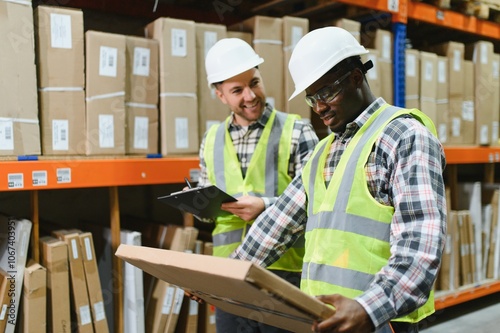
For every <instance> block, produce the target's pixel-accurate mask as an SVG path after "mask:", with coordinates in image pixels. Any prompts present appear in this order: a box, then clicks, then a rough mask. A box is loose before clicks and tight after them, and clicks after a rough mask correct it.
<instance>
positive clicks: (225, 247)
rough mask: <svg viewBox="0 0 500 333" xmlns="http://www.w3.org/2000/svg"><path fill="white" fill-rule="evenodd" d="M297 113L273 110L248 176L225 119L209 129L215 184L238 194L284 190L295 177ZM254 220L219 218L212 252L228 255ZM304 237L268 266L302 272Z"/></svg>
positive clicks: (208, 161)
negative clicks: (292, 171)
mask: <svg viewBox="0 0 500 333" xmlns="http://www.w3.org/2000/svg"><path fill="white" fill-rule="evenodd" d="M297 119H299V117H298V116H296V115H291V114H286V113H283V112H278V111H276V110H273V111H272V113H271V115H270V117H269V120H268V122H267V124H266V126H265V127H264V129H263V132H262V135H261V137H260V139H259V142H258V143H257V146H256V147H255V151H254V153H253V154H252V158H251V160H250V163H249V165H248V169H247V172H246V175H245V177H243V174H242V172H241V166H240V163H239V161H238V157H237V153H236V149H235V147H234V145H233V143H232V140H231V137H230V134H229V132H228V130H227V128H228V122H229V121H230V118H228V119H227V120H226V121H225V122H224V123H222V124H219V125H218V126H214V127H212V128H211V129H210V130H209V132H208V133H207V138H206V140H205V141H206V142H205V152H204V158H205V162H206V164H207V170H208V172H209V173H208V177H209V180H210V182H211V183H212V184H215V185H217V186H218V187H220V188H221V189H222V190H224V191H226V192H227V193H229V194H231V195H233V196H234V197H236V198H238V197H241V196H243V195H252V196H257V197H275V196H278V195H280V194H281V193H283V191H284V190H285V188H286V186H287V185H288V184H289V183H290V181H291V180H292V178H291V177H290V176H289V175H288V166H289V162H290V147H291V141H292V133H293V128H294V123H295V120H297ZM252 222H253V221H251V222H246V221H244V220H242V219H240V218H239V217H238V216H236V215H232V214H230V213H227V214H224V215H221V216H219V217H218V218H217V220H216V226H215V229H214V231H213V232H212V237H213V244H214V248H213V254H214V255H215V256H220V257H227V256H229V254H231V253H232V252H233V251H234V250H235V249H236V248H237V247H238V245H239V244H241V241H242V240H243V238H244V237H245V235H246V233H247V231H248V229H249V228H250V226H251V223H252ZM303 254H304V239H303V238H302V239H301V240H299V241H297V242H296V243H295V244H294V245H293V247H292V248H291V249H290V250H289V251H288V252H286V253H285V255H284V256H282V257H281V258H280V259H279V260H278V261H277V262H275V263H274V264H273V265H271V266H269V268H271V269H281V270H288V271H296V272H299V271H300V270H301V269H302V256H303Z"/></svg>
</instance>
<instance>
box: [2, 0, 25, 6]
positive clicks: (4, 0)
mask: <svg viewBox="0 0 500 333" xmlns="http://www.w3.org/2000/svg"><path fill="white" fill-rule="evenodd" d="M2 1H3V2H12V3H17V4H19V5H25V6H30V7H31V5H32V4H31V1H26V0H2Z"/></svg>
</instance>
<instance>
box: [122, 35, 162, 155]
mask: <svg viewBox="0 0 500 333" xmlns="http://www.w3.org/2000/svg"><path fill="white" fill-rule="evenodd" d="M125 59H126V69H125V73H126V81H125V115H126V126H125V128H126V130H125V153H126V154H127V155H132V154H156V153H158V82H159V81H158V60H159V59H158V42H157V41H156V40H152V39H147V38H141V37H132V36H126V56H125Z"/></svg>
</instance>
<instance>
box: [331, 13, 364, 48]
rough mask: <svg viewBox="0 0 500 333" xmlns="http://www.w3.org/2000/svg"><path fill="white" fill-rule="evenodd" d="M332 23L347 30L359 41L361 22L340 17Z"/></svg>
mask: <svg viewBox="0 0 500 333" xmlns="http://www.w3.org/2000/svg"><path fill="white" fill-rule="evenodd" d="M333 25H334V26H336V27H339V28H342V29H345V30H347V31H349V32H350V33H351V34H352V35H353V36H354V38H356V40H357V41H358V42H360V43H361V23H360V22H358V21H354V20H350V19H346V18H341V19H338V20H335V21H334V22H333Z"/></svg>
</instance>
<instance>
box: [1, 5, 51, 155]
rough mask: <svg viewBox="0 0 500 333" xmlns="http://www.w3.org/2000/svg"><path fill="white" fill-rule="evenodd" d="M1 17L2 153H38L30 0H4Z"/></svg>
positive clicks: (38, 139) (38, 133) (38, 132)
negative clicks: (15, 0)
mask: <svg viewBox="0 0 500 333" xmlns="http://www.w3.org/2000/svg"><path fill="white" fill-rule="evenodd" d="M0 17H1V18H2V19H1V20H0V45H1V47H0V59H2V60H1V61H0V73H1V79H0V101H2V102H1V106H0V155H39V154H40V153H41V149H40V127H39V121H38V101H37V96H38V95H37V90H36V86H37V85H36V67H35V50H34V42H33V40H34V27H33V8H32V6H31V1H24V2H23V1H17V2H13V1H2V2H1V6H0Z"/></svg>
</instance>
